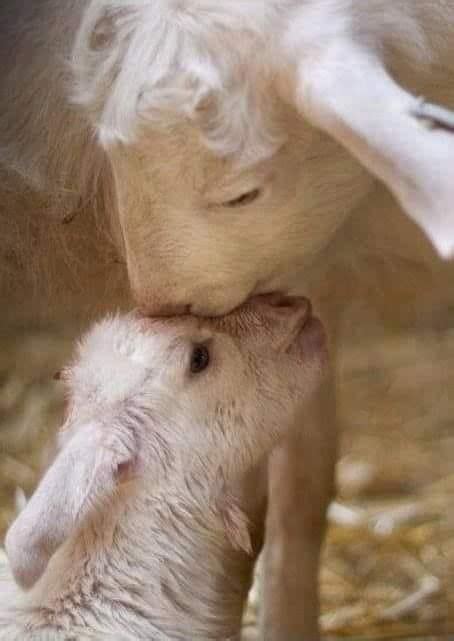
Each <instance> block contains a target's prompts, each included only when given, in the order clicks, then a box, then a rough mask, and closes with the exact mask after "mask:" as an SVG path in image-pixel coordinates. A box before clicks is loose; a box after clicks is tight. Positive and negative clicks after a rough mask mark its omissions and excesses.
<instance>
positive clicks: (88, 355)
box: [0, 296, 326, 641]
mask: <svg viewBox="0 0 454 641" xmlns="http://www.w3.org/2000/svg"><path fill="white" fill-rule="evenodd" d="M325 358H326V352H325V346H324V334H323V330H322V327H321V324H320V322H319V321H318V320H317V319H315V318H314V317H313V316H312V315H311V310H310V304H309V303H308V301H307V300H306V299H297V298H287V299H282V300H279V301H278V300H277V299H276V298H273V297H270V296H268V297H267V296H262V297H257V298H256V299H254V300H253V301H251V302H249V303H248V304H246V305H245V306H243V307H242V308H241V309H240V310H237V311H235V312H233V313H232V314H230V315H229V316H228V317H225V318H222V319H208V320H207V319H203V320H202V319H196V318H193V317H190V316H187V317H181V318H178V319H175V318H171V319H144V318H139V317H136V316H128V317H117V318H111V319H109V320H104V321H103V322H101V323H100V324H98V325H96V326H95V327H94V329H92V330H91V331H90V332H89V333H88V335H87V336H86V337H85V338H84V339H83V341H82V342H81V344H80V346H79V349H78V355H77V358H76V359H75V361H74V363H73V364H72V365H71V366H70V367H69V368H68V369H67V370H65V372H64V374H63V378H64V380H65V382H66V385H67V392H68V410H67V416H66V420H65V423H64V425H63V428H62V431H61V435H60V439H61V440H60V445H61V447H60V452H59V454H58V456H57V457H56V459H55V461H54V463H53V464H52V465H51V467H50V468H49V470H48V471H47V473H46V475H45V476H44V478H43V479H42V481H41V483H40V485H39V486H38V488H37V490H36V492H35V494H34V495H33V496H32V498H31V499H30V501H29V503H28V504H27V505H26V507H25V508H24V510H23V511H22V512H21V513H20V515H19V517H18V518H17V520H16V521H15V522H14V523H13V525H12V526H11V528H10V530H9V532H8V534H7V537H6V551H7V555H8V558H9V562H10V566H11V570H12V573H13V575H14V578H15V579H16V581H17V583H19V584H20V586H22V588H25V589H26V590H27V592H22V591H21V590H20V589H19V588H17V587H16V586H15V585H14V584H13V581H12V580H11V579H10V580H4V581H3V583H2V584H0V597H1V601H0V603H1V606H0V610H1V612H0V639H1V640H5V641H6V640H7V641H27V640H31V639H33V640H34V641H44V640H45V639H46V640H56V639H58V640H65V641H69V640H72V641H74V640H76V639H77V640H78V639H100V638H102V639H111V640H112V639H118V640H120V639H121V640H123V639H125V640H126V639H135V640H137V639H147V640H148V641H150V640H153V641H161V640H164V639H167V640H168V639H185V640H188V639H194V640H197V641H202V640H204V639H217V640H218V641H219V640H221V639H225V640H227V639H230V640H233V639H238V638H239V632H240V627H241V616H242V609H243V604H244V601H245V599H246V596H247V592H248V589H249V587H250V582H251V573H252V566H253V562H254V560H255V558H256V556H257V554H258V552H259V548H260V546H261V543H262V537H263V532H262V526H261V525H259V523H260V522H261V516H260V515H261V510H263V505H262V503H263V500H262V498H260V497H261V496H262V494H261V492H260V491H259V487H258V485H257V483H256V479H257V478H258V477H257V476H255V474H256V470H258V469H259V468H260V463H261V460H262V461H263V459H264V456H265V455H266V454H267V453H269V452H270V451H271V449H272V448H273V447H274V446H276V445H277V443H278V441H279V439H280V438H281V437H283V436H285V434H286V433H288V431H289V430H290V429H291V428H292V426H293V424H294V423H295V424H297V423H298V421H297V417H298V415H299V413H300V412H301V411H304V401H305V400H306V399H307V398H308V397H309V396H310V395H311V393H312V392H313V391H314V390H315V388H316V387H317V385H318V384H319V382H320V380H321V376H322V372H323V369H324V368H323V362H324V360H325ZM247 487H249V490H248V491H247V490H246V488H247Z"/></svg>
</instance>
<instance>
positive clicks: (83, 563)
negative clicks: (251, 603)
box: [40, 487, 260, 641]
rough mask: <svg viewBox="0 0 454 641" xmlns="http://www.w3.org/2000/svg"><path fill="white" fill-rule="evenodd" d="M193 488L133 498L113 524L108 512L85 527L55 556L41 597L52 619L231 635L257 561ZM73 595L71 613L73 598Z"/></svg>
mask: <svg viewBox="0 0 454 641" xmlns="http://www.w3.org/2000/svg"><path fill="white" fill-rule="evenodd" d="M195 491H196V492H197V494H198V496H195V494H194V488H193V487H192V488H191V491H189V488H186V492H185V494H184V495H182V494H181V493H179V496H178V497H177V496H174V495H172V492H171V491H170V490H169V491H168V493H166V494H165V495H164V496H161V497H155V498H153V499H150V498H147V497H145V496H142V497H136V498H135V499H134V500H131V501H130V502H129V505H128V502H126V505H127V507H126V508H125V509H124V511H123V514H122V515H121V516H120V518H119V520H118V521H117V524H116V527H115V528H114V527H113V526H112V524H111V523H110V526H109V523H108V521H107V519H108V517H107V515H106V517H105V518H104V519H103V522H102V523H101V522H99V523H97V524H92V525H91V526H90V527H89V528H86V529H85V530H84V532H83V535H82V536H79V538H78V541H77V542H76V541H74V542H72V543H68V545H66V546H64V548H63V549H62V550H61V552H60V554H57V555H56V556H59V557H60V558H59V559H55V560H54V561H56V562H53V564H52V565H51V566H50V567H49V572H48V573H47V577H46V581H45V583H46V585H45V586H43V589H42V590H40V592H41V595H42V596H44V595H46V596H44V603H43V602H42V599H41V604H42V605H45V606H46V608H47V611H48V608H51V610H53V611H54V612H55V620H56V622H58V621H59V620H60V619H61V620H65V619H66V620H67V619H68V618H69V617H71V620H72V621H73V622H75V621H77V620H78V621H79V624H80V625H82V622H84V624H85V625H87V622H88V625H93V627H94V629H95V630H104V631H106V630H107V631H108V632H109V631H111V632H120V633H122V632H124V633H129V634H130V633H131V631H133V632H134V635H135V636H134V638H136V639H152V640H153V641H158V640H159V641H161V640H170V639H174V640H175V639H188V638H192V639H197V640H198V641H203V640H205V639H217V640H218V641H220V640H221V639H222V640H223V639H226V640H227V639H229V640H231V639H236V638H237V636H236V635H237V634H238V631H239V629H240V625H241V614H242V608H243V604H244V601H245V599H246V596H247V592H248V588H249V585H250V581H251V572H252V566H253V560H254V559H253V556H251V555H248V554H246V553H245V552H244V551H239V550H235V549H234V547H233V545H232V543H231V541H230V540H229V539H228V538H227V535H226V533H225V525H224V523H223V517H222V514H221V512H220V511H219V510H218V508H217V507H216V505H215V503H214V502H212V501H210V500H209V498H208V497H207V496H204V495H205V494H207V491H206V488H203V487H198V488H195ZM109 520H110V521H111V519H109ZM253 545H254V542H253ZM259 545H260V541H256V542H255V545H254V548H255V549H256V550H257V548H258V546H259ZM69 568H71V570H70V572H72V574H73V576H72V577H71V576H68V569H69ZM50 586H54V589H52V588H51V587H50ZM49 591H51V595H50V597H49V596H47V595H48V593H49ZM62 592H63V593H66V595H67V596H66V597H64V598H61V595H62ZM79 593H83V594H84V600H83V601H82V604H81V605H80V606H78V610H79V613H78V615H76V616H74V603H76V599H75V598H71V597H72V595H74V596H76V594H79ZM52 595H53V596H52ZM108 602H110V603H111V607H106V604H107V603H108ZM68 604H69V606H71V607H72V608H73V611H72V612H71V613H69V612H66V611H65V608H67V607H69V606H68ZM85 604H86V605H85ZM100 623H101V625H100ZM127 638H129V637H127Z"/></svg>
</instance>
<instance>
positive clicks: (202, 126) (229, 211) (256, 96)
mask: <svg viewBox="0 0 454 641" xmlns="http://www.w3.org/2000/svg"><path fill="white" fill-rule="evenodd" d="M294 5H295V0H121V1H120V0H93V1H92V2H91V3H89V6H88V8H87V10H86V12H85V15H84V19H83V21H82V24H81V27H80V29H79V32H78V36H77V40H76V45H75V49H74V52H73V58H72V70H73V82H74V87H73V100H74V101H75V102H76V103H78V104H79V106H80V108H81V109H82V110H83V111H84V113H85V114H86V115H87V117H88V118H89V120H90V122H91V123H92V126H93V128H94V130H95V131H96V135H97V137H98V140H99V141H100V142H101V144H102V145H103V146H104V148H105V149H106V153H107V155H108V157H109V161H110V163H111V166H112V173H113V176H114V181H115V188H114V189H115V192H116V197H117V203H118V208H117V209H118V215H116V213H115V211H113V210H112V212H111V213H112V214H113V218H114V224H115V227H116V228H118V227H119V228H120V229H121V233H120V234H118V238H119V239H121V240H119V251H120V252H121V253H122V254H123V255H124V259H125V262H126V264H127V269H128V275H129V280H130V284H131V288H132V292H133V295H134V297H135V299H136V302H137V303H138V305H139V306H140V307H141V308H142V310H144V311H145V313H147V314H151V315H155V314H162V313H168V314H175V313H180V312H181V311H182V310H184V309H190V310H191V312H192V313H194V314H199V315H205V316H210V315H220V314H225V313H227V312H229V311H231V310H232V309H233V308H234V307H236V306H238V305H239V304H241V303H242V302H244V301H245V300H246V299H247V298H249V297H250V296H251V295H253V294H257V293H265V292H270V291H284V292H290V291H292V284H293V283H295V282H297V283H298V284H299V286H300V287H301V277H299V278H298V273H299V272H301V271H302V270H303V269H304V268H306V266H307V264H308V263H309V262H310V261H311V260H313V258H314V256H316V255H317V254H318V252H319V251H320V249H321V248H322V247H324V246H325V245H326V244H327V242H328V240H329V238H330V237H331V236H332V235H333V233H334V232H335V231H336V229H337V228H338V227H339V225H340V224H341V223H342V221H343V219H344V217H345V216H346V215H347V213H349V211H350V209H351V207H352V206H353V204H354V202H355V201H359V199H360V198H361V197H362V196H363V195H364V191H365V188H366V187H368V186H369V182H370V180H371V179H369V178H368V179H367V184H362V183H361V182H359V183H358V180H359V177H362V178H364V171H363V170H362V169H359V168H358V166H357V164H356V163H355V161H353V160H352V159H351V158H350V157H349V155H348V154H347V153H346V152H345V153H344V152H343V151H341V150H339V148H338V147H337V146H336V145H335V144H334V143H332V142H331V141H329V140H327V139H324V138H323V137H322V136H321V134H320V133H319V132H318V131H316V130H314V129H313V128H311V127H310V126H309V125H308V124H307V123H305V122H304V121H303V119H302V118H301V117H300V116H299V115H298V113H297V111H296V109H293V107H292V106H290V105H289V104H287V101H285V100H283V99H282V98H281V94H282V86H287V81H288V78H287V76H288V70H287V65H286V63H285V55H284V53H283V52H282V51H281V50H280V46H281V41H282V31H283V29H284V27H283V25H285V24H287V23H288V21H289V16H288V15H287V13H286V12H287V10H288V9H289V8H290V7H291V6H294ZM276 67H278V68H276ZM327 177H328V178H327ZM327 180H329V187H328V188H327V184H326V183H327ZM298 291H300V290H298Z"/></svg>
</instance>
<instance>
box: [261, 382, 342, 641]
mask: <svg viewBox="0 0 454 641" xmlns="http://www.w3.org/2000/svg"><path fill="white" fill-rule="evenodd" d="M336 440H337V439H336V426H335V420H334V384H333V381H332V380H331V379H329V380H327V381H326V382H325V383H324V384H323V386H322V387H321V389H320V391H319V393H318V394H317V396H316V397H315V398H314V401H313V402H312V403H311V407H309V408H307V409H305V411H304V422H303V423H302V426H301V429H300V430H299V431H298V432H296V433H295V434H292V436H291V438H289V439H288V440H287V441H286V442H285V444H283V445H282V446H281V447H280V448H279V449H278V450H276V451H275V452H273V455H272V457H271V459H270V463H269V505H268V514H267V521H266V536H265V550H264V557H263V564H264V565H263V584H262V620H261V625H262V636H263V638H264V639H265V640H266V641H315V640H316V639H318V638H319V632H318V615H319V595H318V578H319V577H318V570H319V558H320V547H321V543H322V541H323V536H324V532H325V520H326V518H325V517H326V509H327V506H328V503H329V501H330V499H331V496H332V492H333V484H334V483H333V477H334V465H335V459H336V449H337V448H336Z"/></svg>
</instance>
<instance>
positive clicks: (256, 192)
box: [223, 189, 260, 207]
mask: <svg viewBox="0 0 454 641" xmlns="http://www.w3.org/2000/svg"><path fill="white" fill-rule="evenodd" d="M259 196H260V189H252V190H251V191H248V192H246V193H245V194H241V196H238V197H237V198H232V200H228V201H227V202H225V203H223V206H224V207H243V206H244V205H249V204H250V203H252V202H254V200H256V199H257V198H258V197H259Z"/></svg>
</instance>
